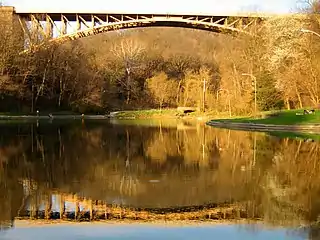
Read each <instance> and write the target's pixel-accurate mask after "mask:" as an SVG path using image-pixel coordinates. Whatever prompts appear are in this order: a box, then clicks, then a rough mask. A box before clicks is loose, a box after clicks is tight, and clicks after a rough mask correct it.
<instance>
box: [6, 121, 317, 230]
mask: <svg viewBox="0 0 320 240" xmlns="http://www.w3.org/2000/svg"><path fill="white" fill-rule="evenodd" d="M0 128H1V129H0V131H1V132H2V133H3V134H2V136H1V137H0V152H1V157H0V188H1V189H0V211H1V215H0V216H1V219H0V221H1V222H3V223H5V222H6V223H8V221H9V225H10V224H11V221H12V220H13V219H14V218H15V217H17V216H18V215H19V214H22V213H26V212H28V213H29V215H30V217H32V218H37V217H39V215H41V214H42V215H43V216H44V218H52V217H53V214H54V210H53V209H54V205H55V204H56V205H57V203H54V202H53V200H52V196H53V195H55V194H60V195H61V194H62V195H63V196H74V197H67V199H69V200H68V201H69V202H70V201H71V202H72V204H74V206H77V207H74V211H75V217H76V218H77V217H78V216H77V214H80V212H81V210H80V205H79V204H80V202H81V201H84V200H83V199H86V200H85V201H86V204H85V205H86V206H87V208H88V209H91V210H90V211H91V213H92V214H93V213H94V211H95V210H94V209H95V208H97V207H98V206H102V207H103V208H104V207H105V208H107V206H110V204H111V205H113V206H115V205H119V204H120V205H122V206H123V207H134V208H163V209H164V208H178V207H183V206H204V205H206V204H208V203H215V204H236V205H237V206H238V208H241V209H244V210H245V212H246V218H248V219H262V220H264V221H265V222H267V223H270V224H281V225H291V226H299V225H301V224H313V226H315V224H317V222H318V219H319V214H320V207H319V206H320V204H319V203H320V202H319V200H318V199H319V192H320V179H319V174H320V163H319V161H318V160H319V154H320V151H319V150H320V144H319V142H304V141H301V140H294V139H287V138H279V137H274V136H272V137H271V136H269V135H267V134H265V133H254V132H243V131H231V130H225V129H215V128H211V127H206V126H204V125H202V124H196V123H195V124H190V123H187V122H178V123H177V124H175V125H174V124H173V125H172V126H170V127H169V126H168V127H164V125H163V124H159V125H157V126H153V127H151V126H150V127H148V126H146V127H142V126H140V125H128V124H126V125H124V124H110V123H104V124H94V123H85V125H83V124H81V123H77V122H76V123H72V124H71V123H70V124H65V123H64V124H44V123H40V124H39V126H38V127H37V126H35V125H32V124H23V125H10V126H8V125H3V126H0ZM27 183H28V184H27ZM31 183H32V184H31ZM75 196H76V197H75ZM70 199H74V200H70ZM81 199H82V200H81ZM61 201H62V200H61ZM61 201H60V202H61ZM63 201H65V200H63ZM63 201H62V202H63ZM98 202H99V203H98ZM102 203H103V204H102ZM58 205H59V204H58ZM59 206H60V207H59V208H60V209H62V210H61V212H62V214H65V213H64V212H65V211H67V210H63V209H65V205H64V204H62V203H61V204H60V205H59ZM90 206H91V207H90ZM233 206H234V205H233ZM102 207H101V208H102ZM103 211H107V210H103ZM105 214H106V216H107V212H106V213H105ZM90 216H91V215H90ZM4 225H6V224H4ZM7 225H8V224H7ZM313 232H315V230H313Z"/></svg>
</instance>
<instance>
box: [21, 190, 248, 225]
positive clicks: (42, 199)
mask: <svg viewBox="0 0 320 240" xmlns="http://www.w3.org/2000/svg"><path fill="white" fill-rule="evenodd" d="M23 202H24V204H23V205H22V206H21V207H20V209H19V210H18V214H17V218H18V219H32V220H35V219H46V220H56V219H60V220H74V221H95V220H144V221H152V220H176V221H178V220H227V219H241V218H246V212H245V211H244V209H243V208H241V205H240V204H229V203H221V204H205V205H201V206H176V207H171V208H170V207H166V208H157V207H154V208H135V207H128V206H124V205H121V204H115V203H108V202H106V201H101V200H92V199H89V198H86V197H81V196H79V195H76V194H67V193H65V194H64V193H59V192H54V191H53V192H46V193H45V194H43V195H42V194H37V195H28V196H26V197H25V198H24V201H23Z"/></svg>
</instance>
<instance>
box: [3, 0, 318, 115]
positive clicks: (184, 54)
mask: <svg viewBox="0 0 320 240" xmlns="http://www.w3.org/2000/svg"><path fill="white" fill-rule="evenodd" d="M319 5H320V4H319V3H318V4H313V5H312V7H310V9H311V11H310V10H308V14H299V15H291V16H278V17H273V18H268V19H265V20H264V21H263V22H262V23H260V24H258V25H257V26H256V27H255V28H252V29H250V31H251V32H252V33H255V34H254V36H247V35H228V34H217V33H212V32H206V31H201V30H192V29H182V28H140V29H133V30H132V29H131V30H119V31H117V32H110V33H105V34H100V35H97V36H93V37H89V38H85V39H81V40H77V41H73V42H67V43H64V44H55V43H50V44H44V45H43V47H41V48H39V49H38V50H37V51H31V52H29V53H27V54H19V53H20V52H21V34H20V32H19V31H18V30H17V29H16V30H14V33H15V34H12V32H11V29H7V26H6V25H5V24H0V31H1V33H2V34H1V36H0V74H1V76H0V94H1V101H0V111H1V112H9V111H10V112H14V111H15V112H26V113H30V112H32V111H35V109H39V110H40V111H63V110H68V111H70V110H71V111H75V112H91V113H104V112H107V111H110V110H121V109H146V108H169V107H170V108H174V107H177V106H194V107H199V108H201V109H202V108H203V106H205V110H206V111H210V112H213V113H223V112H231V113H232V115H241V114H250V113H251V112H253V110H254V88H253V85H254V84H253V82H254V78H256V81H257V103H258V109H259V110H270V109H281V108H287V109H291V108H301V107H309V106H310V107H311V106H312V107H316V106H318V104H319V101H320V100H319V98H320V37H319V36H317V35H316V34H313V33H310V32H302V31H301V29H308V30H311V31H314V32H316V33H320V16H319V14H315V13H317V12H319ZM310 6H311V5H310ZM244 73H245V74H252V75H251V77H250V76H249V75H243V74H244ZM204 81H206V85H205V92H206V94H205V102H204V103H203V99H204V97H203V88H204V87H203V86H204V84H203V82H204Z"/></svg>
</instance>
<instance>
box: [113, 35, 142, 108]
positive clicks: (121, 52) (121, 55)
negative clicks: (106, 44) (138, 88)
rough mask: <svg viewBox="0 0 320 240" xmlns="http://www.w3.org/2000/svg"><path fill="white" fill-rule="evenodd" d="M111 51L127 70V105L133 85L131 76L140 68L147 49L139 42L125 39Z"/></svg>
mask: <svg viewBox="0 0 320 240" xmlns="http://www.w3.org/2000/svg"><path fill="white" fill-rule="evenodd" d="M111 51H112V53H113V54H114V56H116V58H118V59H119V60H121V61H122V63H123V66H124V68H125V71H126V82H125V83H124V85H125V87H126V89H127V97H126V103H127V104H129V102H130V94H131V91H132V85H133V82H132V81H133V80H132V77H131V76H132V73H133V71H134V70H135V69H137V68H139V67H140V61H141V59H142V58H143V56H144V53H145V47H144V46H143V44H142V43H141V42H139V41H137V40H134V39H124V40H122V41H121V42H120V43H118V44H115V45H114V46H113V48H112V50H111Z"/></svg>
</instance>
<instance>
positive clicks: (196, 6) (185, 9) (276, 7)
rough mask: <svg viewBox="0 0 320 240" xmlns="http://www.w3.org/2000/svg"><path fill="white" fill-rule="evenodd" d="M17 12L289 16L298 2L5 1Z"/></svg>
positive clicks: (283, 0) (166, 0)
mask: <svg viewBox="0 0 320 240" xmlns="http://www.w3.org/2000/svg"><path fill="white" fill-rule="evenodd" d="M2 2H3V3H4V5H9V6H14V7H15V8H16V11H17V12H91V13H99V12H104V13H108V12H110V13H111V12H113V13H128V14H129V13H154V14H157V13H162V14H173V13H176V14H188V13H190V14H194V13H199V15H201V14H203V15H216V14H221V13H224V14H232V13H240V12H261V13H267V14H268V13H271V14H273V13H288V12H292V11H295V10H296V6H297V0H219V1H218V0H197V1H191V0H116V1H115V0H112V1H111V0H90V1H88V0H51V1H49V0H3V1H2Z"/></svg>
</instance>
